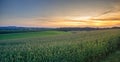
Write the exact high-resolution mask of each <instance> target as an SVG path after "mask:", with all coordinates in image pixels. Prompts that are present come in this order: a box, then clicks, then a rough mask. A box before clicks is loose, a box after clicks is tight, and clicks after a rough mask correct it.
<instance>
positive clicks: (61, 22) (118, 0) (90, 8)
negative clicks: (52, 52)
mask: <svg viewBox="0 0 120 62" xmlns="http://www.w3.org/2000/svg"><path fill="white" fill-rule="evenodd" d="M0 26H25V27H113V26H119V27H120V0H0Z"/></svg>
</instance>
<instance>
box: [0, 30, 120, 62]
mask: <svg viewBox="0 0 120 62" xmlns="http://www.w3.org/2000/svg"><path fill="white" fill-rule="evenodd" d="M119 45H120V29H111V30H96V31H74V32H73V31H72V32H62V31H45V32H44V31H43V32H28V33H11V34H0V62H120V61H119V57H120V52H119V50H120V46H119ZM111 59H112V60H111Z"/></svg>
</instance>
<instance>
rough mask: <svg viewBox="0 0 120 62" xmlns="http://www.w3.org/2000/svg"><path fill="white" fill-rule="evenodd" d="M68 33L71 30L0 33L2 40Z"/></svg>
mask: <svg viewBox="0 0 120 62" xmlns="http://www.w3.org/2000/svg"><path fill="white" fill-rule="evenodd" d="M67 33H69V32H62V31H42V32H25V33H9V34H0V40H6V39H18V38H36V37H45V36H51V35H60V34H67Z"/></svg>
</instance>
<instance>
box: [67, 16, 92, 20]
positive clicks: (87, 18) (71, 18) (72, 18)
mask: <svg viewBox="0 0 120 62" xmlns="http://www.w3.org/2000/svg"><path fill="white" fill-rule="evenodd" d="M91 18H92V17H91V16H81V17H67V19H70V20H90V19H91Z"/></svg>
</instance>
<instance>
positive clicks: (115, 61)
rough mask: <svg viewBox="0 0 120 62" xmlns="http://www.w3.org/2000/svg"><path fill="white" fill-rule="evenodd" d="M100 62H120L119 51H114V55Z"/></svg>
mask: <svg viewBox="0 0 120 62" xmlns="http://www.w3.org/2000/svg"><path fill="white" fill-rule="evenodd" d="M101 62H120V51H116V52H115V53H113V54H111V55H109V56H108V57H107V58H106V59H105V60H103V61H101Z"/></svg>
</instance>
